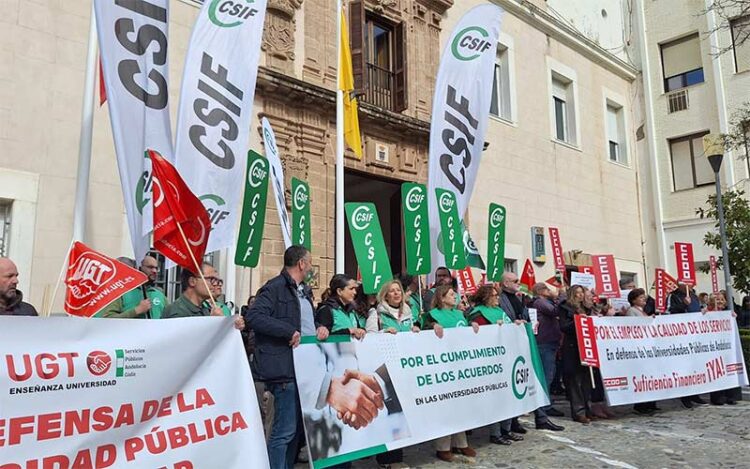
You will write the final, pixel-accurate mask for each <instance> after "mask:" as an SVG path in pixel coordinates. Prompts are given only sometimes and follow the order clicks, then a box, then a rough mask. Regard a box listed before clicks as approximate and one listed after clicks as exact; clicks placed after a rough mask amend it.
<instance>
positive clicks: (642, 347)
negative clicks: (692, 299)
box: [579, 311, 747, 405]
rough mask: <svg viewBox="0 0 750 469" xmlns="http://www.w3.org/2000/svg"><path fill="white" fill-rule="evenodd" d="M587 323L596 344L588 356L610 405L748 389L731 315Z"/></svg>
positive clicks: (592, 319) (611, 319)
mask: <svg viewBox="0 0 750 469" xmlns="http://www.w3.org/2000/svg"><path fill="white" fill-rule="evenodd" d="M588 320H589V321H590V322H591V323H592V324H593V332H594V337H595V338H596V340H594V341H593V343H592V344H589V345H590V347H589V348H590V349H591V350H590V351H589V352H588V353H589V354H590V355H591V356H597V357H598V366H599V369H600V370H601V374H602V381H603V382H604V389H605V391H606V395H607V400H608V402H609V404H610V405H621V404H632V403H636V402H648V401H659V400H663V399H671V398H676V397H683V396H692V395H695V394H703V393H706V392H711V391H719V390H722V389H729V388H735V387H738V386H741V385H747V371H746V369H745V363H744V359H743V356H742V348H741V346H740V339H739V334H738V332H737V323H736V321H735V319H734V318H733V317H732V314H731V312H730V311H721V312H714V313H708V314H701V313H691V314H679V315H666V316H656V317H653V318H648V317H627V318H624V317H608V316H605V317H590V318H588ZM579 343H580V342H579ZM581 353H582V354H583V353H584V351H583V350H581Z"/></svg>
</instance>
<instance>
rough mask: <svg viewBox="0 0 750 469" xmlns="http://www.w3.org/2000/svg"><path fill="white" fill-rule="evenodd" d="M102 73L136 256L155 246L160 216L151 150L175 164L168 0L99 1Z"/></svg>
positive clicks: (97, 10)
mask: <svg viewBox="0 0 750 469" xmlns="http://www.w3.org/2000/svg"><path fill="white" fill-rule="evenodd" d="M94 8H95V12H96V25H97V30H98V35H99V46H100V47H101V70H102V72H103V75H104V82H105V84H106V89H107V102H108V105H109V118H110V121H111V123H112V136H113V137H114V141H115V153H117V166H118V168H119V172H120V184H121V185H122V195H123V200H124V202H125V211H126V212H127V216H128V229H129V232H130V239H131V241H132V243H133V252H134V253H135V258H136V259H138V260H140V259H143V256H145V255H146V253H147V252H148V248H149V233H150V232H151V230H152V229H153V221H154V217H153V214H152V204H151V203H150V202H151V185H152V181H153V179H152V175H151V160H150V159H149V158H148V155H147V154H146V150H147V149H149V148H150V149H152V150H156V151H157V152H158V153H159V154H161V155H162V156H163V157H164V158H165V159H167V160H168V161H172V130H171V124H170V118H169V74H168V71H169V63H168V60H167V58H168V57H167V50H168V43H169V39H168V22H169V1H168V0H149V1H148V2H146V1H145V0H133V1H129V2H123V1H120V0H97V1H96V2H94Z"/></svg>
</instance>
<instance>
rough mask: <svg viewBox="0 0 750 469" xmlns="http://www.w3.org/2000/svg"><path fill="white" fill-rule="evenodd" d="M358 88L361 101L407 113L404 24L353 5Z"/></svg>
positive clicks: (361, 3)
mask: <svg viewBox="0 0 750 469" xmlns="http://www.w3.org/2000/svg"><path fill="white" fill-rule="evenodd" d="M349 12H350V29H351V31H350V36H351V39H350V40H351V50H352V68H353V71H354V85H355V86H356V87H357V89H358V90H359V91H360V92H361V93H362V97H361V100H362V101H365V102H368V103H370V104H374V105H375V106H378V107H381V108H383V109H387V110H390V111H396V112H401V111H403V110H404V109H406V106H407V100H406V42H405V40H406V37H405V30H406V28H405V27H404V23H403V22H401V23H394V22H392V21H390V20H388V19H386V18H384V17H382V16H379V15H376V14H374V13H371V12H369V11H365V9H364V3H363V2H362V1H353V2H351V3H350V4H349Z"/></svg>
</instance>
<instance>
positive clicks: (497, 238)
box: [487, 204, 505, 282]
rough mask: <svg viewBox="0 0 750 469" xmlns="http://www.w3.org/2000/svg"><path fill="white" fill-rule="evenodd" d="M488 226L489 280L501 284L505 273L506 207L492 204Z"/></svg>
mask: <svg viewBox="0 0 750 469" xmlns="http://www.w3.org/2000/svg"><path fill="white" fill-rule="evenodd" d="M487 226H488V227H489V233H488V234H487V279H488V280H490V281H491V282H499V281H500V280H502V276H503V272H504V271H505V207H503V206H502V205H498V204H490V215H489V221H488V223H487Z"/></svg>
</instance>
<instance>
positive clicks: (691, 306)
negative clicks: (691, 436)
mask: <svg viewBox="0 0 750 469" xmlns="http://www.w3.org/2000/svg"><path fill="white" fill-rule="evenodd" d="M700 312H701V302H700V300H699V299H698V295H696V294H695V290H693V288H691V287H690V286H689V285H685V284H684V283H682V282H678V283H677V289H676V290H675V291H673V292H672V294H670V295H669V313H670V314H682V313H700ZM680 400H681V401H682V405H684V406H685V407H686V408H688V409H692V408H693V404H706V401H705V400H703V399H702V398H701V396H700V394H696V395H694V396H686V397H683V398H681V399H680Z"/></svg>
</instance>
